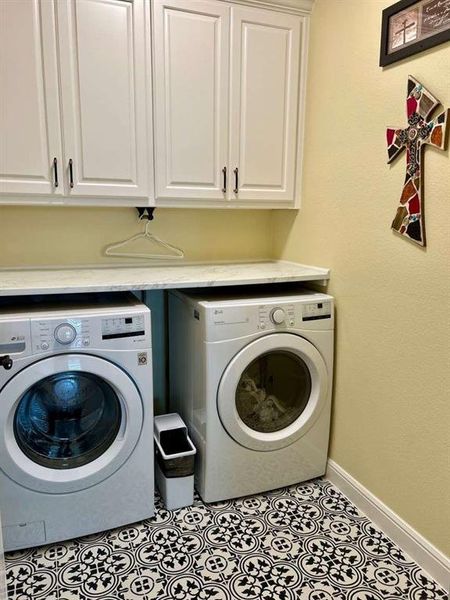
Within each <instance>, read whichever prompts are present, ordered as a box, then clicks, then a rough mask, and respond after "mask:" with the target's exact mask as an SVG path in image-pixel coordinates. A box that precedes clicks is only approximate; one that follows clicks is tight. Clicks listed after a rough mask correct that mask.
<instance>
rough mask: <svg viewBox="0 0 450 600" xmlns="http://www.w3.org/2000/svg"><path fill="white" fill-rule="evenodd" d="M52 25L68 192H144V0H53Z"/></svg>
mask: <svg viewBox="0 0 450 600" xmlns="http://www.w3.org/2000/svg"><path fill="white" fill-rule="evenodd" d="M58 28H59V43H60V53H61V86H62V101H63V129H64V155H65V172H66V177H67V178H68V181H69V182H70V186H69V195H70V196H75V197H80V196H113V197H114V196H116V197H117V196H118V197H145V196H147V195H148V181H147V180H148V177H147V172H149V171H150V169H151V165H150V162H149V161H148V160H147V155H148V152H147V143H148V139H147V119H146V102H148V103H150V98H148V99H147V98H146V60H145V23H144V5H143V0H133V1H126V0H59V2H58ZM70 161H72V162H71V166H70Z"/></svg>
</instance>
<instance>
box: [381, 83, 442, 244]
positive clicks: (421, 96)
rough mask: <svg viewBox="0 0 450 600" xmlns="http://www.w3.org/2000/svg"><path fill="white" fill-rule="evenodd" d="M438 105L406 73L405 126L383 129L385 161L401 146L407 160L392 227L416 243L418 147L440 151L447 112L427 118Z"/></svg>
mask: <svg viewBox="0 0 450 600" xmlns="http://www.w3.org/2000/svg"><path fill="white" fill-rule="evenodd" d="M439 104H440V102H439V100H436V98H434V96H432V95H431V94H430V92H429V91H428V90H426V89H425V88H424V87H423V85H422V84H420V83H419V82H418V81H416V80H415V79H414V77H411V75H409V77H408V96H407V99H406V113H407V116H408V127H406V128H405V129H400V128H393V127H389V128H388V129H387V131H386V138H387V146H388V157H389V158H388V163H391V162H392V161H393V160H394V159H395V158H396V157H397V156H398V155H399V154H400V152H402V150H403V149H404V148H406V162H407V165H406V178H405V183H404V186H403V191H402V195H401V197H400V204H399V206H398V208H397V214H396V215H395V218H394V220H393V222H392V229H393V230H394V231H396V232H398V233H400V234H401V235H403V236H405V237H407V238H409V239H410V240H411V241H413V242H415V243H416V244H419V245H420V246H425V245H426V243H425V227H424V219H423V198H422V187H423V181H422V179H423V170H422V159H423V153H422V146H423V145H424V144H430V145H432V146H435V147H436V148H439V149H440V150H443V149H444V147H445V140H446V130H447V120H448V113H449V111H448V110H444V112H442V113H441V114H440V115H439V116H437V117H436V118H435V119H434V120H428V119H429V117H430V115H431V113H432V112H433V111H434V110H435V108H436V107H437V106H438V105H439Z"/></svg>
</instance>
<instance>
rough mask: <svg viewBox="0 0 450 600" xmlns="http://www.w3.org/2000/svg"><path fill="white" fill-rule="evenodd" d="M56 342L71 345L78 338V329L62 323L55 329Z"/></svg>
mask: <svg viewBox="0 0 450 600" xmlns="http://www.w3.org/2000/svg"><path fill="white" fill-rule="evenodd" d="M54 335H55V340H56V341H57V342H59V343H60V344H71V343H72V342H73V341H74V339H75V338H76V337H77V332H76V329H75V327H74V326H73V325H70V323H61V325H58V327H57V328H56V329H55V334H54Z"/></svg>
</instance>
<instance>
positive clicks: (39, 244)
mask: <svg viewBox="0 0 450 600" xmlns="http://www.w3.org/2000/svg"><path fill="white" fill-rule="evenodd" d="M0 215H1V216H0V267H16V266H20V267H21V266H46V265H82V264H111V263H112V262H114V261H116V262H123V261H124V260H125V261H130V260H131V259H120V258H119V259H117V258H116V259H111V258H108V257H105V256H103V249H104V247H105V246H107V245H108V244H111V243H113V242H115V241H120V240H123V239H126V238H128V237H130V236H131V235H134V234H135V233H138V232H139V231H141V230H142V228H143V224H141V223H139V222H138V221H137V212H136V210H135V209H133V208H115V209H105V208H68V207H38V206H36V207H31V208H30V207H24V206H22V207H17V206H16V207H13V206H3V207H1V208H0ZM152 231H153V232H154V233H155V234H156V235H158V236H159V237H160V238H162V239H164V240H165V241H167V242H169V243H171V244H173V245H176V246H180V247H181V248H183V250H184V251H185V255H186V260H193V261H202V260H213V261H214V260H240V259H260V258H268V257H270V255H271V252H272V246H271V243H272V233H271V215H270V211H266V210H261V211H250V210H242V211H241V210H216V211H211V210H209V211H208V210H194V209H192V210H173V209H159V210H156V212H155V219H154V221H153V222H152ZM149 248H150V250H151V251H152V252H153V251H156V252H160V250H159V249H158V248H157V247H153V246H149ZM135 262H139V264H145V262H144V263H143V262H142V261H139V259H137V260H136V259H135Z"/></svg>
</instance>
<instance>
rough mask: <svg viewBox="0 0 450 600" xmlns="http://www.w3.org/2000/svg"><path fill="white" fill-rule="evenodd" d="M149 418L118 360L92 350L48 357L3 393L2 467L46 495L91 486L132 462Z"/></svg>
mask: <svg viewBox="0 0 450 600" xmlns="http://www.w3.org/2000/svg"><path fill="white" fill-rule="evenodd" d="M142 419H143V409H142V401H141V396H140V394H139V391H138V389H137V387H136V385H135V383H134V382H133V380H132V379H131V378H130V377H129V376H128V375H127V374H126V373H125V372H124V371H123V370H122V369H120V368H119V367H118V366H116V365H115V364H114V363H111V362H109V361H108V360H105V359H102V358H99V357H96V356H90V355H86V354H61V355H57V356H53V357H51V358H46V359H43V360H41V361H38V362H36V363H33V364H32V365H30V366H28V367H26V368H24V369H23V370H22V371H20V372H19V373H18V374H17V375H16V376H15V377H13V378H12V379H11V380H10V381H9V382H8V383H7V384H6V386H5V387H4V388H3V389H2V390H1V392H0V456H1V457H2V458H1V462H0V468H1V469H3V470H4V471H5V473H6V474H7V475H8V476H9V477H10V478H11V479H13V480H14V481H16V482H17V483H19V484H20V485H22V486H25V487H28V488H30V489H34V490H37V491H41V492H49V493H53V494H55V493H67V492H72V491H78V490H81V489H84V488H86V487H90V486H92V485H95V484H96V483H99V482H100V481H102V480H103V479H105V478H106V477H108V476H110V475H111V474H112V473H114V472H115V471H116V470H117V469H119V468H120V467H121V465H122V464H123V463H124V462H125V461H126V460H127V458H128V457H129V456H130V454H131V453H132V452H133V449H134V447H135V446H136V443H137V441H138V439H139V435H140V432H141V428H142Z"/></svg>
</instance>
